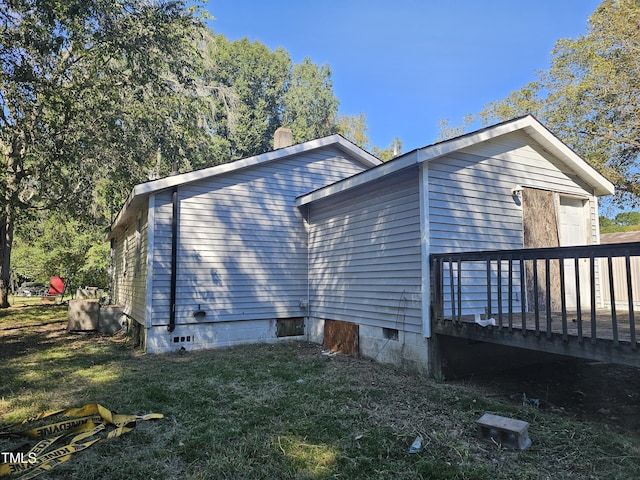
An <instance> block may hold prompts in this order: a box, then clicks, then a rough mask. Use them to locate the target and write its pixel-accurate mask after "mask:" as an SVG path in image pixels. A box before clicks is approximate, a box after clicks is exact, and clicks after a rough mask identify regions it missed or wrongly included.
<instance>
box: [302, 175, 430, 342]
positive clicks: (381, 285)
mask: <svg viewBox="0 0 640 480" xmlns="http://www.w3.org/2000/svg"><path fill="white" fill-rule="evenodd" d="M309 221H310V262H309V263H310V267H309V269H310V273H309V277H310V285H311V295H310V309H311V310H310V314H311V316H312V317H315V318H318V319H332V320H343V321H350V322H355V323H358V324H360V325H367V326H374V327H386V328H393V329H398V330H400V331H406V332H413V333H422V316H421V247H420V201H419V193H418V171H417V168H413V169H411V172H410V173H404V174H402V175H401V176H398V175H395V176H393V177H391V178H385V179H382V180H380V181H377V182H375V183H374V184H373V185H367V186H365V187H362V188H359V189H357V190H356V191H355V192H349V193H347V195H342V196H340V197H338V198H337V199H331V200H329V201H319V202H317V203H314V204H311V206H310V217H309Z"/></svg>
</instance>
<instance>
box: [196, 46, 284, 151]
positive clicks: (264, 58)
mask: <svg viewBox="0 0 640 480" xmlns="http://www.w3.org/2000/svg"><path fill="white" fill-rule="evenodd" d="M212 42H213V43H212V47H211V48H210V49H209V50H208V56H209V60H210V62H211V63H210V65H211V66H210V68H209V70H208V71H207V72H205V76H206V77H207V79H208V81H209V82H210V83H211V84H212V85H215V86H216V87H217V88H220V87H223V88H225V89H226V90H225V91H226V92H227V96H226V97H222V98H217V99H215V105H214V108H215V109H216V112H217V113H216V118H215V125H216V126H215V133H216V135H218V136H220V137H221V138H223V139H225V144H226V146H227V149H228V150H227V151H226V152H225V153H226V155H227V159H229V157H230V158H232V159H237V158H242V157H247V156H250V155H255V154H259V153H264V152H266V151H268V150H270V149H271V146H272V143H273V134H274V132H275V131H276V129H277V128H278V127H279V126H280V121H281V120H280V116H281V111H282V97H283V95H284V92H285V88H286V84H287V82H288V79H289V74H290V70H291V59H290V57H289V54H288V52H287V51H286V50H284V49H282V48H278V49H276V50H274V51H271V50H269V48H268V47H267V46H266V45H264V44H262V43H260V42H250V41H249V40H248V39H246V38H244V39H242V40H237V41H233V42H229V41H228V40H227V39H226V38H225V37H224V36H223V35H215V36H214V37H212Z"/></svg>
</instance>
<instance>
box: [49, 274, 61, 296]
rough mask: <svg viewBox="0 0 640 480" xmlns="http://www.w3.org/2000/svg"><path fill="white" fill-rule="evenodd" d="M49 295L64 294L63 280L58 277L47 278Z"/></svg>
mask: <svg viewBox="0 0 640 480" xmlns="http://www.w3.org/2000/svg"><path fill="white" fill-rule="evenodd" d="M49 285H50V287H49V295H62V293H63V292H64V279H63V278H60V277H51V278H49Z"/></svg>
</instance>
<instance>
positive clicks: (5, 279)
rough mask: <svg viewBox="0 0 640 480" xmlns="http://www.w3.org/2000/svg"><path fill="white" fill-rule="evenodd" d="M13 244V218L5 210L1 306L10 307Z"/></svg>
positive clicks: (0, 237)
mask: <svg viewBox="0 0 640 480" xmlns="http://www.w3.org/2000/svg"><path fill="white" fill-rule="evenodd" d="M12 245H13V220H12V218H11V214H10V213H8V212H6V211H5V215H4V217H3V218H0V308H8V307H9V306H10V305H9V289H10V288H11V284H10V280H11V247H12Z"/></svg>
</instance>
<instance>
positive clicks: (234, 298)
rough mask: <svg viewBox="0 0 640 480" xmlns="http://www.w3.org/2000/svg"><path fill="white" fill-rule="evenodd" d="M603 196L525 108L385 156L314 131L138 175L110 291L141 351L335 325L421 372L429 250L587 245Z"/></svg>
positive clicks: (468, 306)
mask: <svg viewBox="0 0 640 480" xmlns="http://www.w3.org/2000/svg"><path fill="white" fill-rule="evenodd" d="M612 193H613V186H612V184H611V183H610V182H608V181H607V180H606V179H605V178H603V177H602V176H601V175H600V174H598V173H597V172H596V171H595V170H594V169H593V168H592V167H590V166H589V165H588V164H587V163H586V162H585V161H584V160H582V159H581V158H580V157H579V156H578V155H577V154H576V153H575V152H573V151H572V150H571V149H570V148H568V147H567V146H566V145H564V144H563V143H562V142H561V141H560V140H558V139H557V138H556V137H555V136H554V135H553V134H552V133H551V132H549V131H548V130H547V129H546V128H545V127H544V126H543V125H542V124H540V123H539V122H538V121H537V120H536V119H535V118H533V117H532V116H526V117H522V118H517V119H514V120H511V121H508V122H504V123H501V124H498V125H494V126H492V127H488V128H485V129H482V130H479V131H476V132H473V133H470V134H467V135H463V136H461V137H457V138H454V139H451V140H447V141H444V142H440V143H436V144H433V145H430V146H427V147H424V148H420V149H416V150H414V151H412V152H409V153H407V154H404V155H402V156H400V157H397V158H395V159H393V160H391V161H389V162H387V163H384V164H381V163H380V162H378V161H377V160H376V159H375V158H373V157H371V156H370V155H369V154H367V153H366V152H364V151H362V150H360V149H359V148H357V147H356V146H354V145H352V144H350V143H349V142H347V141H346V140H344V139H343V138H341V137H339V136H332V137H326V138H323V139H319V140H315V141H312V142H307V143H303V144H300V145H296V146H292V147H288V148H283V149H279V150H275V151H273V152H268V153H265V154H263V155H258V156H256V157H251V158H249V159H245V160H240V161H238V162H233V163H230V164H226V165H220V166H217V167H212V168H210V169H205V170H201V171H197V172H191V173H187V174H183V175H177V176H174V177H169V178H165V179H162V180H157V181H155V182H149V183H146V184H142V185H138V186H136V187H135V188H134V190H133V192H132V193H131V195H130V197H129V199H128V201H127V203H126V205H125V206H124V207H123V210H122V211H121V212H120V214H119V215H118V218H117V219H116V221H115V223H114V226H113V229H112V232H111V234H110V239H111V242H112V251H113V260H114V262H113V263H114V268H113V274H114V278H113V291H114V298H115V299H116V301H118V302H121V303H122V304H123V305H125V306H126V308H127V314H128V315H129V316H130V317H131V318H133V319H134V320H135V321H136V322H139V323H140V325H142V327H143V331H144V335H143V337H144V338H145V342H146V349H147V351H149V352H161V351H170V350H174V349H176V348H182V347H184V348H209V347H217V346H222V345H231V344H235V343H247V342H256V341H272V340H274V339H277V338H278V335H283V336H287V335H296V334H300V335H304V336H305V337H306V338H308V339H310V340H312V341H316V342H323V341H325V342H326V338H325V337H326V335H333V333H329V332H330V331H331V332H334V331H335V328H334V327H336V326H337V327H340V326H345V325H346V326H349V327H351V328H349V329H347V330H346V331H348V332H350V333H349V334H348V335H347V336H346V337H345V338H344V339H342V341H343V342H356V343H357V349H358V350H359V352H360V353H361V354H362V355H363V356H366V357H370V358H374V359H377V360H380V361H384V362H390V363H394V364H397V365H404V366H407V367H411V368H417V369H420V370H426V371H429V370H430V368H431V364H432V361H431V354H432V352H431V343H430V337H431V324H430V275H431V272H430V269H429V256H430V254H432V253H438V252H455V251H469V250H496V249H518V248H528V247H542V246H562V245H575V244H595V243H598V242H599V233H598V232H599V228H598V202H597V197H598V196H601V195H610V194H612ZM172 222H173V223H172ZM172 232H173V233H172ZM172 245H173V247H172ZM172 251H173V255H172ZM172 258H173V259H172ZM474 275H475V274H474V272H473V271H470V272H468V275H467V277H465V280H464V281H465V282H467V283H468V284H469V285H470V286H471V287H473V285H474V282H475V281H476V277H475V276H474ZM471 290H473V289H472V288H471ZM483 298H484V299H486V296H483V295H480V294H479V295H477V296H474V295H473V294H470V295H469V296H468V297H467V298H465V299H464V309H465V311H467V312H475V311H478V310H481V309H484V308H486V300H485V304H483V303H482V299H483ZM520 301H522V302H525V301H527V300H526V299H520ZM172 312H173V313H172ZM337 330H338V331H340V328H338V329H337ZM338 335H339V334H338Z"/></svg>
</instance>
